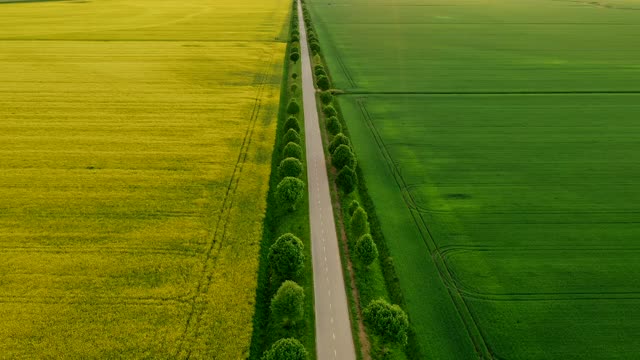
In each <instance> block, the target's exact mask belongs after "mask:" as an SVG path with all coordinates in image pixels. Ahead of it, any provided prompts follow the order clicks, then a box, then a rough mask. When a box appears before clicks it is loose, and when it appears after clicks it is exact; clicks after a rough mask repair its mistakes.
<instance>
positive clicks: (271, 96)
mask: <svg viewBox="0 0 640 360" xmlns="http://www.w3.org/2000/svg"><path fill="white" fill-rule="evenodd" d="M3 3H4V4H0V49H1V50H0V69H1V70H0V94H1V96H0V199H1V200H0V259H1V260H0V357H2V358H7V359H9V358H34V359H47V358H49V359H56V358H69V359H92V358H95V359H115V358H128V359H129V358H130V359H137V358H145V359H174V358H186V357H189V358H191V359H205V358H206V359H210V358H224V359H240V358H244V357H246V356H247V354H248V350H249V343H250V340H251V339H250V338H251V332H252V315H253V311H254V302H255V288H256V276H257V275H256V271H257V267H258V253H259V250H260V240H261V237H262V220H263V217H264V208H265V204H266V193H267V190H268V179H269V172H270V169H271V164H270V161H271V152H272V147H273V141H274V136H275V127H276V123H277V121H276V119H277V107H278V101H279V100H278V97H279V94H280V90H279V87H280V83H281V80H282V78H281V72H282V61H283V59H284V51H285V43H284V42H285V41H286V36H283V34H285V35H286V30H287V29H286V25H285V24H286V23H288V13H289V11H290V10H289V9H290V1H287V0H267V1H256V0H240V1H232V2H229V1H226V2H225V1H213V0H203V1H196V0H180V1H178V0H164V1H152V0H136V1H125V0H111V1H99V0H95V1H51V2H24V3H10V2H6V1H3Z"/></svg>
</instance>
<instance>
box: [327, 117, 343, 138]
mask: <svg viewBox="0 0 640 360" xmlns="http://www.w3.org/2000/svg"><path fill="white" fill-rule="evenodd" d="M327 130H328V131H329V133H330V134H331V135H337V134H339V133H340V132H341V131H342V125H340V120H338V118H337V117H335V116H332V117H330V118H328V119H327Z"/></svg>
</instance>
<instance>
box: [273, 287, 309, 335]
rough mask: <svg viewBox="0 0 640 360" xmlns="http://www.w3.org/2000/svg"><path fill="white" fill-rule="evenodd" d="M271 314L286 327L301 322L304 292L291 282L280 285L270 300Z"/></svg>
mask: <svg viewBox="0 0 640 360" xmlns="http://www.w3.org/2000/svg"><path fill="white" fill-rule="evenodd" d="M271 313H272V314H273V315H274V316H275V317H276V318H277V319H280V320H281V321H282V324H283V325H285V326H287V325H289V324H295V323H296V322H297V321H300V320H302V317H303V316H304V290H303V289H302V287H301V286H300V285H298V284H296V283H295V282H293V281H291V280H287V281H285V282H283V283H282V285H280V288H279V289H278V291H277V292H276V294H275V295H274V296H273V298H272V299H271Z"/></svg>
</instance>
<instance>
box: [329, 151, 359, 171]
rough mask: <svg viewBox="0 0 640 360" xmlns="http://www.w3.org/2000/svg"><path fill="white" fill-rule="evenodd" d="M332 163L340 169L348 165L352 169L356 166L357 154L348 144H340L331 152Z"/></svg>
mask: <svg viewBox="0 0 640 360" xmlns="http://www.w3.org/2000/svg"><path fill="white" fill-rule="evenodd" d="M331 163H332V164H333V166H335V167H336V169H338V170H342V168H343V167H345V166H348V167H350V168H352V169H354V168H355V167H356V156H355V155H354V154H353V151H351V148H350V147H348V146H347V145H340V146H338V147H337V148H336V150H335V151H334V152H333V154H331Z"/></svg>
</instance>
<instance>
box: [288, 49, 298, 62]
mask: <svg viewBox="0 0 640 360" xmlns="http://www.w3.org/2000/svg"><path fill="white" fill-rule="evenodd" d="M289 60H291V61H293V63H294V64H295V63H297V62H298V60H300V54H299V53H296V52H292V53H291V54H290V55H289Z"/></svg>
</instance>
